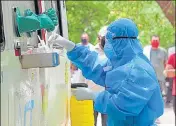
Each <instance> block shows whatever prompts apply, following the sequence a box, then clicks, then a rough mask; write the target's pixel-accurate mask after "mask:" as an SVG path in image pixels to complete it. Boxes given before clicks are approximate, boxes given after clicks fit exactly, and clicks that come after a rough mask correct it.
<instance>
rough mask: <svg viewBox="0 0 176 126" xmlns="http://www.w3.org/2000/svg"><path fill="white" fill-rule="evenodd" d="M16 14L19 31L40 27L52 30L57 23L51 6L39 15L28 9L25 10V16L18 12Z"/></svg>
mask: <svg viewBox="0 0 176 126" xmlns="http://www.w3.org/2000/svg"><path fill="white" fill-rule="evenodd" d="M17 15H18V17H17V23H18V30H19V32H20V33H22V32H31V31H36V30H40V29H46V30H47V31H53V30H54V29H55V26H56V25H57V24H58V19H57V15H56V11H55V10H54V9H53V8H51V9H49V10H48V11H46V12H44V13H42V14H40V15H36V14H35V13H34V12H32V11H31V10H30V9H27V10H25V16H20V14H19V13H18V14H17Z"/></svg>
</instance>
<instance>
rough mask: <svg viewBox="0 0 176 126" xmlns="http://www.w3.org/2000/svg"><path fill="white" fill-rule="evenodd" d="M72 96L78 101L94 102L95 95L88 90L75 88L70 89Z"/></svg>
mask: <svg viewBox="0 0 176 126" xmlns="http://www.w3.org/2000/svg"><path fill="white" fill-rule="evenodd" d="M72 95H73V96H75V97H76V99H77V100H78V101H82V100H95V98H96V93H95V92H93V91H92V90H90V89H89V88H84V87H80V88H76V89H72Z"/></svg>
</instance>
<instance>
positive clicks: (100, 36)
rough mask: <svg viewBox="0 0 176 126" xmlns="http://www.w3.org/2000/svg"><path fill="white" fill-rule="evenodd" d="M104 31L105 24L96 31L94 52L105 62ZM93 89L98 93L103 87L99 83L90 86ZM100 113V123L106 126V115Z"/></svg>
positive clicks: (105, 29)
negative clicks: (96, 39)
mask: <svg viewBox="0 0 176 126" xmlns="http://www.w3.org/2000/svg"><path fill="white" fill-rule="evenodd" d="M106 32H107V26H104V27H102V28H101V29H100V31H99V32H98V37H97V38H98V43H97V45H96V46H95V50H96V52H97V53H98V54H99V57H100V59H101V60H102V61H104V62H106V61H107V58H106V56H105V54H104V51H103V49H104V45H105V35H106ZM91 89H92V90H93V91H95V92H97V93H100V92H102V91H104V90H105V88H104V87H102V86H99V85H96V84H95V85H94V87H93V88H91ZM98 114H99V113H98V112H97V111H95V110H94V120H95V126H97V118H98ZM100 114H101V123H102V126H107V125H106V121H107V115H106V114H105V113H100Z"/></svg>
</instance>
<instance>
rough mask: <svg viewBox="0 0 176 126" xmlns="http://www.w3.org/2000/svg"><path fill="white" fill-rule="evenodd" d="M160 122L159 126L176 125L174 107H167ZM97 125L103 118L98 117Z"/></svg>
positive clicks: (99, 125)
mask: <svg viewBox="0 0 176 126" xmlns="http://www.w3.org/2000/svg"><path fill="white" fill-rule="evenodd" d="M160 123H161V124H159V125H158V126H175V116H174V112H173V109H172V108H166V109H165V112H164V115H163V116H162V117H160ZM97 126H101V118H100V116H99V117H98V122H97Z"/></svg>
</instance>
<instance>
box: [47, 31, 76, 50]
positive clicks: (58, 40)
mask: <svg viewBox="0 0 176 126" xmlns="http://www.w3.org/2000/svg"><path fill="white" fill-rule="evenodd" d="M48 43H49V44H51V43H52V44H59V45H61V46H63V47H64V48H65V49H66V50H67V51H71V50H72V49H73V48H74V47H75V43H73V42H72V41H69V40H67V39H65V38H63V37H62V36H60V35H59V34H56V33H54V32H53V33H52V35H51V36H50V37H49V39H48Z"/></svg>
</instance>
